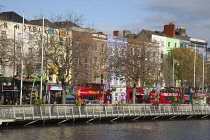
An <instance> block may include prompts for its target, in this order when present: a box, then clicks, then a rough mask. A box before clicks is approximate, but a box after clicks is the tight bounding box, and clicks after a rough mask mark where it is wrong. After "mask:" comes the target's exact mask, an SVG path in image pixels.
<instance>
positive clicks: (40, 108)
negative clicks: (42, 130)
mask: <svg viewBox="0 0 210 140" xmlns="http://www.w3.org/2000/svg"><path fill="white" fill-rule="evenodd" d="M39 110H40V117H41V119H43V115H42V107H41V105H40V106H39Z"/></svg>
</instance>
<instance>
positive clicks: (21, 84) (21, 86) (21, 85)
mask: <svg viewBox="0 0 210 140" xmlns="http://www.w3.org/2000/svg"><path fill="white" fill-rule="evenodd" d="M23 46H24V11H23V26H22V47H21V80H20V105H22V98H23Z"/></svg>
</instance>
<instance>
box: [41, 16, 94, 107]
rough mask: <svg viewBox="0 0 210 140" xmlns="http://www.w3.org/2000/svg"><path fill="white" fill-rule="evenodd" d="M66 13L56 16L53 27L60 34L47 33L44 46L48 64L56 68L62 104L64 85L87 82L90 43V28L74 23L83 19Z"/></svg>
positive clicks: (64, 92) (55, 72)
mask: <svg viewBox="0 0 210 140" xmlns="http://www.w3.org/2000/svg"><path fill="white" fill-rule="evenodd" d="M74 15H75V14H74V13H68V14H67V17H66V19H65V20H64V19H63V16H57V17H56V19H54V20H53V21H54V22H53V27H55V28H56V29H60V35H51V36H50V35H49V36H48V40H49V42H48V43H47V45H46V46H45V56H46V59H47V62H48V64H50V65H51V66H52V65H53V66H54V67H55V68H56V71H54V74H56V75H57V76H58V77H59V79H60V80H61V84H62V104H65V100H66V98H65V96H66V85H67V84H83V83H85V82H87V77H86V76H87V75H88V72H89V71H87V69H85V63H84V61H85V59H87V57H88V55H87V53H88V52H89V49H90V46H91V45H92V34H91V32H90V31H91V30H90V29H87V28H81V27H79V26H78V25H77V24H76V23H80V22H81V21H83V19H82V17H80V16H78V17H77V16H76V17H75V16H74ZM62 33H63V34H62Z"/></svg>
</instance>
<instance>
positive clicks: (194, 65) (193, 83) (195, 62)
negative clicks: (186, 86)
mask: <svg viewBox="0 0 210 140" xmlns="http://www.w3.org/2000/svg"><path fill="white" fill-rule="evenodd" d="M195 65H196V44H195V56H194V83H193V87H194V88H195Z"/></svg>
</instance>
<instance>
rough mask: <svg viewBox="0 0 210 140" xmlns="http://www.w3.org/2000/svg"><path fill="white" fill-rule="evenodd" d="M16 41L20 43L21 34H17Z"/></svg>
mask: <svg viewBox="0 0 210 140" xmlns="http://www.w3.org/2000/svg"><path fill="white" fill-rule="evenodd" d="M17 40H18V41H21V40H22V33H18V34H17Z"/></svg>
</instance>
